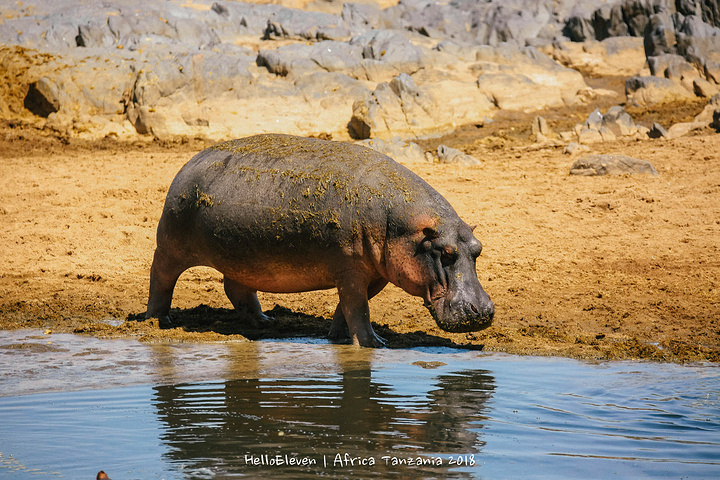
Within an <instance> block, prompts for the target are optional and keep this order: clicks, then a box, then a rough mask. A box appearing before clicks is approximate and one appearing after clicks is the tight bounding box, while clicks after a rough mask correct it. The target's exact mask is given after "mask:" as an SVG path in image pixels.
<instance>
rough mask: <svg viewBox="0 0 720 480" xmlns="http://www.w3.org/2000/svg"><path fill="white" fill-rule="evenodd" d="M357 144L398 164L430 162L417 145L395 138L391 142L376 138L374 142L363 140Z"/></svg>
mask: <svg viewBox="0 0 720 480" xmlns="http://www.w3.org/2000/svg"><path fill="white" fill-rule="evenodd" d="M357 143H358V144H360V145H364V146H366V147H369V148H372V149H373V150H376V151H378V152H380V153H382V154H384V155H387V156H388V157H390V158H392V159H393V160H395V161H396V162H400V163H419V162H427V161H428V158H427V155H426V154H425V152H424V151H423V149H422V148H420V146H419V145H418V144H417V143H413V142H404V141H402V140H400V139H399V138H393V139H392V140H389V141H384V140H381V139H379V138H375V139H372V140H370V139H368V140H361V141H359V142H357Z"/></svg>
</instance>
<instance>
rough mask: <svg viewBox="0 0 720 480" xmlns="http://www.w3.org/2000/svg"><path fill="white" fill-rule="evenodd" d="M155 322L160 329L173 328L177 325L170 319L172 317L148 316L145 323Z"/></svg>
mask: <svg viewBox="0 0 720 480" xmlns="http://www.w3.org/2000/svg"><path fill="white" fill-rule="evenodd" d="M153 320H154V321H155V322H156V323H157V326H158V328H173V327H174V326H175V324H174V323H173V321H172V319H171V318H170V315H157V316H155V315H146V316H145V321H146V322H147V321H150V322H152V321H153Z"/></svg>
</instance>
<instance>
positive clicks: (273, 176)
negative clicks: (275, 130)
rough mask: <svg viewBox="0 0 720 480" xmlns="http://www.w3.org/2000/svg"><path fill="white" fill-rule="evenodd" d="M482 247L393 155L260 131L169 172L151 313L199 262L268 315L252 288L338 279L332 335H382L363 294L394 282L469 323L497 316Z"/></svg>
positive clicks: (161, 313) (443, 320)
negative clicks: (484, 276)
mask: <svg viewBox="0 0 720 480" xmlns="http://www.w3.org/2000/svg"><path fill="white" fill-rule="evenodd" d="M187 199H191V200H194V201H193V202H188V201H187ZM481 250H482V246H481V244H480V242H479V241H478V240H477V239H476V238H475V237H474V236H473V233H472V228H471V227H470V226H468V225H467V224H466V223H465V222H463V221H462V220H461V219H460V218H459V217H458V215H457V213H456V212H455V210H454V209H453V208H452V206H451V205H450V204H449V203H448V202H447V201H446V200H445V199H444V198H443V197H442V196H441V195H440V194H439V193H438V192H437V191H435V190H434V189H433V188H432V187H431V186H430V185H428V184H427V183H426V182H425V181H424V180H422V179H421V178H420V177H419V176H417V175H416V174H414V173H413V172H411V171H410V170H408V169H407V168H405V167H403V166H402V165H400V164H398V163H397V162H395V161H394V160H392V159H391V158H390V157H387V156H385V155H382V154H380V153H378V152H375V151H374V150H371V149H369V148H366V147H362V146H358V145H353V144H348V143H342V142H331V141H326V140H319V139H309V138H302V137H295V136H291V135H280V134H266V135H257V136H254V137H248V138H243V139H238V140H232V141H229V142H225V143H221V144H219V145H216V146H214V147H210V148H208V149H206V150H204V151H202V152H200V153H198V154H197V155H195V156H194V157H193V158H192V159H191V160H190V161H189V162H188V163H187V164H186V165H185V166H184V167H183V168H182V169H181V170H180V172H178V174H177V176H176V177H175V179H174V180H173V182H172V185H171V186H170V189H169V191H168V195H167V199H166V201H165V207H164V209H163V213H162V216H161V219H160V222H159V225H158V233H157V248H156V250H155V256H154V259H153V266H152V269H151V279H150V296H149V300H148V311H147V316H148V317H163V318H165V317H167V316H168V313H169V310H170V304H171V302H172V294H173V289H174V286H175V283H176V281H177V278H178V277H179V275H180V274H181V273H182V272H183V271H184V270H186V269H188V268H190V267H193V266H199V265H203V266H209V267H213V268H215V269H217V270H218V271H220V272H221V273H222V274H223V275H224V286H225V292H226V294H227V295H228V298H229V299H230V301H231V302H232V304H233V306H234V307H235V308H236V309H237V310H238V311H239V312H240V313H241V314H242V315H243V316H244V317H248V318H249V319H251V320H255V321H270V319H269V318H268V317H267V316H266V315H265V314H264V313H263V311H262V308H261V306H260V303H259V301H258V299H257V291H266V292H274V293H290V292H302V291H311V290H320V289H330V288H337V289H338V296H339V299H340V302H339V305H338V307H337V308H336V311H335V314H334V315H333V322H332V326H331V329H330V336H331V338H334V339H337V340H342V339H347V338H349V339H350V341H352V342H353V343H354V344H358V345H363V346H381V345H383V344H384V342H383V340H382V339H381V338H380V337H378V336H377V335H376V334H375V333H374V331H373V329H372V326H371V324H370V313H369V307H368V300H369V299H370V298H372V297H373V296H374V295H376V294H377V293H379V292H380V291H381V290H382V289H383V288H384V287H385V285H387V283H388V282H391V283H393V284H395V285H397V286H399V287H400V288H402V289H403V290H405V291H406V292H408V293H409V294H411V295H414V296H418V297H420V298H422V299H423V300H424V303H425V305H426V306H427V307H428V309H429V310H430V312H431V313H432V316H433V318H434V319H435V320H436V322H437V324H438V326H440V327H441V328H442V329H444V330H447V331H452V332H460V331H462V332H466V331H475V330H480V329H483V328H486V327H487V326H489V325H490V323H491V322H492V318H493V315H494V305H493V303H492V301H491V300H490V298H489V296H488V295H487V293H485V291H484V290H483V289H482V286H481V285H480V282H479V281H478V278H477V272H476V270H475V265H476V259H477V257H478V256H479V255H480V252H481Z"/></svg>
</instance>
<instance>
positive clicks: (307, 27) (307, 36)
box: [265, 8, 350, 40]
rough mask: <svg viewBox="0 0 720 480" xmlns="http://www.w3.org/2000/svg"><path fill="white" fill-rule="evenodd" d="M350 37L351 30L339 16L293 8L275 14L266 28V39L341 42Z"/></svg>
mask: <svg viewBox="0 0 720 480" xmlns="http://www.w3.org/2000/svg"><path fill="white" fill-rule="evenodd" d="M349 36H350V30H349V29H348V28H347V26H346V25H345V24H344V22H343V21H342V19H341V18H340V17H338V16H337V15H333V14H330V13H322V12H312V11H303V10H296V9H293V8H283V9H281V10H277V11H275V12H273V13H272V14H271V15H270V17H269V18H268V20H267V27H266V28H265V38H266V39H278V38H293V39H299V40H341V39H347V38H348V37H349Z"/></svg>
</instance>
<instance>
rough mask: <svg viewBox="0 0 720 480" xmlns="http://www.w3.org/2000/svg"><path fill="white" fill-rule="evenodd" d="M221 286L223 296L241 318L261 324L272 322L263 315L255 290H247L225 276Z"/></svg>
mask: <svg viewBox="0 0 720 480" xmlns="http://www.w3.org/2000/svg"><path fill="white" fill-rule="evenodd" d="M223 284H224V286H225V295H227V297H228V298H229V299H230V302H231V303H232V304H233V307H235V310H236V311H237V312H238V313H239V314H240V315H241V316H243V317H245V318H248V319H250V320H252V321H259V322H261V323H265V322H269V321H271V320H272V319H271V318H270V317H268V316H267V315H265V314H264V313H263V311H262V307H261V306H260V301H259V300H258V297H257V291H256V290H252V289H250V288H247V287H246V286H244V285H242V284H240V283H238V282H236V281H235V280H233V279H231V278H228V277H227V276H225V277H224V278H223Z"/></svg>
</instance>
